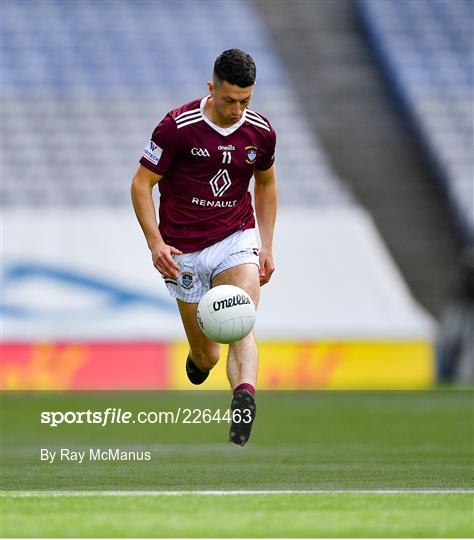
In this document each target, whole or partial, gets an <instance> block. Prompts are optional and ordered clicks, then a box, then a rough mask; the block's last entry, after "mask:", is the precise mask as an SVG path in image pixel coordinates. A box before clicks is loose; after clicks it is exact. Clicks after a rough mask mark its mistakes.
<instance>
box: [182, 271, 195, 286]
mask: <svg viewBox="0 0 474 540" xmlns="http://www.w3.org/2000/svg"><path fill="white" fill-rule="evenodd" d="M193 279H194V274H193V273H192V272H183V273H182V275H181V283H182V284H183V287H184V288H185V289H192V288H193Z"/></svg>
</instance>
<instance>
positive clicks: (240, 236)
mask: <svg viewBox="0 0 474 540" xmlns="http://www.w3.org/2000/svg"><path fill="white" fill-rule="evenodd" d="M173 259H174V260H175V261H176V262H177V263H178V266H179V277H178V281H176V280H174V279H171V278H163V279H164V280H165V283H166V287H167V288H168V291H169V292H170V294H171V296H172V297H173V298H178V299H179V300H182V301H183V302H189V303H191V304H197V303H198V302H199V300H201V298H202V296H203V295H204V294H206V293H207V291H208V290H209V289H210V288H211V286H212V279H213V278H214V276H216V275H217V274H220V273H221V272H223V271H224V270H227V269H228V268H232V267H233V266H238V265H239V264H248V263H250V264H256V265H257V266H260V265H259V258H258V244H257V238H256V236H255V229H246V230H244V231H237V232H235V233H234V234H231V235H230V236H228V237H227V238H224V240H221V241H220V242H217V243H216V244H213V245H212V246H209V247H207V248H205V249H202V250H201V251H195V252H193V253H183V254H182V255H173Z"/></svg>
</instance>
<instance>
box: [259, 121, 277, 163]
mask: <svg viewBox="0 0 474 540" xmlns="http://www.w3.org/2000/svg"><path fill="white" fill-rule="evenodd" d="M275 146H276V133H275V130H274V129H273V128H270V133H269V134H268V136H267V137H266V138H265V144H264V146H263V148H262V150H261V152H260V156H259V159H258V160H257V163H256V168H257V169H258V170H259V171H266V170H267V169H269V168H270V167H271V166H272V165H273V162H274V161H275Z"/></svg>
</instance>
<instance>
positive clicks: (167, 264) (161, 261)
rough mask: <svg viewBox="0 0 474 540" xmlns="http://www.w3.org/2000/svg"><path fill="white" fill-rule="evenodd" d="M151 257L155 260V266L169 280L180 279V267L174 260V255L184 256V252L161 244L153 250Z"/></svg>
mask: <svg viewBox="0 0 474 540" xmlns="http://www.w3.org/2000/svg"><path fill="white" fill-rule="evenodd" d="M150 249H151V256H152V259H153V265H154V267H155V268H156V269H157V270H158V272H159V273H160V274H161V275H162V276H163V277H167V278H172V279H178V277H179V266H178V265H177V263H176V261H175V260H174V259H173V257H172V255H182V251H179V249H176V248H175V247H173V246H168V245H167V244H164V243H160V244H157V245H156V246H152V247H151V248H150Z"/></svg>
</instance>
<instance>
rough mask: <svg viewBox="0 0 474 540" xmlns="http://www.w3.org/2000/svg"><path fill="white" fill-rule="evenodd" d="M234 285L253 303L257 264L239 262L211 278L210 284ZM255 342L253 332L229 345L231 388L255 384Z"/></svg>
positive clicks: (256, 295) (256, 293) (257, 283)
mask: <svg viewBox="0 0 474 540" xmlns="http://www.w3.org/2000/svg"><path fill="white" fill-rule="evenodd" d="M216 285H236V286H237V287H240V288H241V289H244V291H247V293H248V294H249V295H250V297H251V298H252V300H253V303H254V304H255V307H257V305H258V301H259V299H260V280H259V277H258V266H257V265H255V264H240V265H238V266H233V267H232V268H228V269H227V270H224V271H223V272H221V273H219V274H217V275H216V276H215V277H214V279H213V280H212V286H213V287H215V286H216ZM257 369H258V361H257V344H256V342H255V336H254V333H253V332H250V334H248V335H247V336H246V337H244V338H243V339H241V340H240V341H237V342H236V343H231V344H230V345H229V354H228V358H227V376H228V378H229V382H230V384H231V386H232V388H236V387H237V386H239V385H240V384H243V383H248V384H252V385H253V386H255V383H256V382H257Z"/></svg>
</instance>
